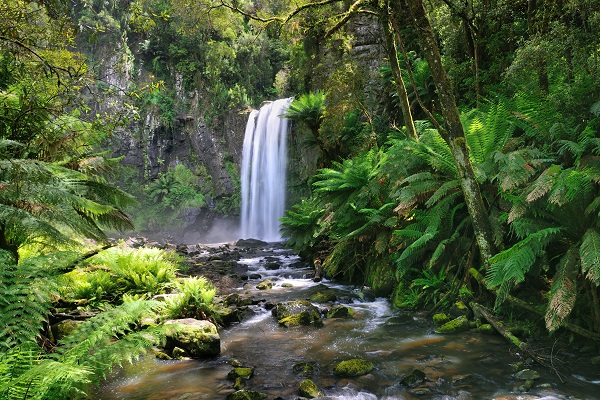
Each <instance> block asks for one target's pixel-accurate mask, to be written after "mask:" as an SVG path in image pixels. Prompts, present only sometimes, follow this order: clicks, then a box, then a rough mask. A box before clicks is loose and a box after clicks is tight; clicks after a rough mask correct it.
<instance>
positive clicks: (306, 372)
mask: <svg viewBox="0 0 600 400" xmlns="http://www.w3.org/2000/svg"><path fill="white" fill-rule="evenodd" d="M315 370H316V366H315V363H312V362H301V363H298V364H294V366H293V367H292V371H293V372H294V373H295V374H296V375H299V376H304V377H307V376H311V375H312V374H314V373H315Z"/></svg>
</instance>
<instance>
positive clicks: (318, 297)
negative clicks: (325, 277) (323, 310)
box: [310, 289, 337, 303]
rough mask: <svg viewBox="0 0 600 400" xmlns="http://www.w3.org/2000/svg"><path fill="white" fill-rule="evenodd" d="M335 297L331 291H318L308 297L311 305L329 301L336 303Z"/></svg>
mask: <svg viewBox="0 0 600 400" xmlns="http://www.w3.org/2000/svg"><path fill="white" fill-rule="evenodd" d="M336 300H337V295H336V294H335V291H334V290H332V289H324V290H320V291H318V292H317V293H314V294H313V295H311V296H310V301H312V302H313V303H328V302H330V301H336Z"/></svg>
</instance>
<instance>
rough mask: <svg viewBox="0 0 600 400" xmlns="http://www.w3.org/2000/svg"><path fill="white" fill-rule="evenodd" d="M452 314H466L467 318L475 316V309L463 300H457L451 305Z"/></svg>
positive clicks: (455, 316) (457, 315)
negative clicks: (472, 309)
mask: <svg viewBox="0 0 600 400" xmlns="http://www.w3.org/2000/svg"><path fill="white" fill-rule="evenodd" d="M450 315H451V316H453V317H454V318H457V317H462V316H465V317H467V319H470V318H473V311H471V309H470V308H469V307H467V306H466V305H465V303H463V302H462V301H457V302H456V303H454V305H453V306H452V307H450Z"/></svg>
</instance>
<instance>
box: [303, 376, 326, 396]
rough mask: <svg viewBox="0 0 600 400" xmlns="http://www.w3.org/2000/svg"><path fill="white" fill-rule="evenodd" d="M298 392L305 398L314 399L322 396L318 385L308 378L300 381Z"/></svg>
mask: <svg viewBox="0 0 600 400" xmlns="http://www.w3.org/2000/svg"><path fill="white" fill-rule="evenodd" d="M298 392H299V393H300V396H302V397H306V398H307V399H316V398H319V397H323V395H322V394H321V392H320V391H319V387H318V386H317V385H316V384H315V383H314V382H313V381H312V380H310V379H305V380H303V381H302V382H300V387H299V388H298Z"/></svg>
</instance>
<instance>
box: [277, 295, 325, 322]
mask: <svg viewBox="0 0 600 400" xmlns="http://www.w3.org/2000/svg"><path fill="white" fill-rule="evenodd" d="M303 311H309V312H310V313H312V314H318V315H319V316H320V315H321V313H320V312H319V309H318V308H317V307H315V306H314V305H312V303H311V302H310V301H308V300H296V301H287V302H285V303H277V304H275V307H273V309H272V310H271V314H273V316H274V317H275V319H277V321H281V320H282V319H283V318H285V317H289V316H290V315H293V314H300V313H301V312H303Z"/></svg>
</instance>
